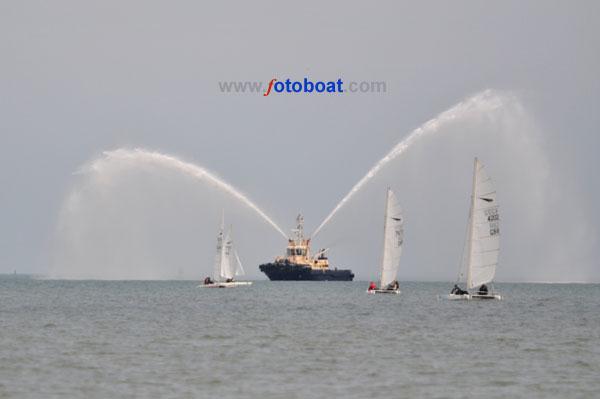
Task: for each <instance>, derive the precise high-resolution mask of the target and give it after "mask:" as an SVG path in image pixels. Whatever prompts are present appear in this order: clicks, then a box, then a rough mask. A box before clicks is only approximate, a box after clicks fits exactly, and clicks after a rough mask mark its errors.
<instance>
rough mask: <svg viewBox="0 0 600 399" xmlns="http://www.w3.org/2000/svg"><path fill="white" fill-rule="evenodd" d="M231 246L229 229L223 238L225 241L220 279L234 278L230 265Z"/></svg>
mask: <svg viewBox="0 0 600 399" xmlns="http://www.w3.org/2000/svg"><path fill="white" fill-rule="evenodd" d="M232 246H233V242H232V241H231V229H230V230H229V232H228V233H227V235H226V236H225V240H224V241H223V256H222V257H221V278H222V279H224V280H228V279H232V278H233V276H234V272H233V270H232V264H231V254H232V251H231V247H232Z"/></svg>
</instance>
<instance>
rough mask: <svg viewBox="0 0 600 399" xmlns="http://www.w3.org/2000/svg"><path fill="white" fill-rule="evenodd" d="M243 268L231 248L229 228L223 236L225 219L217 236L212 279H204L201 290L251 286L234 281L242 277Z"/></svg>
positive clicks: (222, 220)
mask: <svg viewBox="0 0 600 399" xmlns="http://www.w3.org/2000/svg"><path fill="white" fill-rule="evenodd" d="M244 274H245V273H244V268H243V266H242V262H241V260H240V257H239V255H238V253H237V251H236V250H235V249H234V248H233V239H232V238H231V227H230V228H229V231H228V232H227V234H225V217H224V216H223V217H222V219H221V228H220V229H219V234H218V235H217V254H216V257H215V265H214V269H213V279H211V278H210V277H206V278H205V279H204V284H201V285H199V286H198V287H202V288H233V287H239V286H245V285H252V282H251V281H235V280H234V277H236V276H242V275H244Z"/></svg>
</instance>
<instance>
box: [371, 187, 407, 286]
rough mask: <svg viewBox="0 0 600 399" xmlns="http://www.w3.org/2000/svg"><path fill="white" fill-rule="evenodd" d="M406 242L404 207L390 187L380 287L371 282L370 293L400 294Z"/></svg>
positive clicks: (384, 228)
mask: <svg viewBox="0 0 600 399" xmlns="http://www.w3.org/2000/svg"><path fill="white" fill-rule="evenodd" d="M403 242H404V219H403V217H402V208H400V203H399V202H398V199H397V198H396V195H395V194H394V192H393V191H392V190H391V189H390V188H388V190H387V198H386V206H385V218H384V222H383V257H382V261H381V278H380V281H379V287H377V286H376V285H375V283H371V285H370V286H369V289H368V290H367V292H368V293H370V294H399V293H400V287H399V285H398V280H397V278H398V268H399V267H400V255H401V254H402V243H403Z"/></svg>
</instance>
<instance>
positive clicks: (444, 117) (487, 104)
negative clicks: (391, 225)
mask: <svg viewBox="0 0 600 399" xmlns="http://www.w3.org/2000/svg"><path fill="white" fill-rule="evenodd" d="M505 101H506V96H504V95H501V94H499V93H497V92H495V91H494V90H490V89H488V90H484V91H482V92H480V93H478V94H476V95H474V96H472V97H469V98H467V99H466V100H464V101H461V102H459V103H458V104H456V105H454V106H453V107H452V108H450V109H448V110H446V111H444V112H442V113H441V114H439V115H438V116H436V117H435V118H433V119H430V120H428V121H427V122H425V123H424V124H423V125H421V126H420V127H418V128H416V129H415V130H413V131H412V132H411V133H410V134H409V135H408V136H407V137H406V138H405V139H404V140H402V141H400V142H399V143H398V144H396V146H394V148H392V150H391V151H390V152H388V153H387V155H386V156H384V157H383V158H381V159H380V160H379V161H378V162H377V163H376V164H375V165H373V167H372V168H371V169H370V170H369V171H368V172H367V174H366V175H364V176H363V177H362V179H360V180H359V181H358V182H357V183H356V184H355V185H354V186H353V187H352V189H351V190H350V191H349V192H348V194H346V196H345V197H344V198H342V199H341V201H340V202H339V203H338V204H337V205H336V206H335V207H334V208H333V210H332V211H331V212H330V213H329V215H327V217H326V218H325V219H324V220H323V221H322V222H321V224H320V225H319V226H318V227H317V228H316V230H315V231H314V233H312V235H311V237H313V238H314V237H315V236H316V235H317V234H318V233H319V232H320V231H321V229H322V228H323V227H324V226H325V225H326V224H327V223H328V222H329V221H330V220H331V219H332V218H333V216H335V214H336V213H337V212H338V211H339V210H340V209H341V208H342V207H343V206H344V205H345V204H346V203H347V202H348V201H349V200H350V199H351V198H352V197H353V196H354V195H355V194H356V193H357V192H358V191H360V189H361V188H362V187H363V186H364V185H365V184H367V183H368V182H369V181H370V180H371V179H372V178H373V177H374V176H375V175H376V174H377V173H378V172H379V171H380V170H381V169H382V168H383V167H384V166H385V165H386V164H387V163H389V162H390V161H392V160H393V159H394V158H396V157H397V156H399V155H400V154H402V153H403V152H404V151H406V150H407V149H408V148H409V147H410V146H411V145H412V144H413V143H415V142H416V141H418V139H420V138H422V137H423V136H426V135H428V134H431V133H434V132H436V131H438V130H439V129H440V128H441V127H443V126H444V125H445V124H447V123H449V122H453V121H457V120H459V119H460V118H463V117H466V116H469V115H471V114H472V113H474V112H479V113H487V112H491V111H493V110H495V109H497V108H500V107H501V106H502V105H503V104H504V102H505Z"/></svg>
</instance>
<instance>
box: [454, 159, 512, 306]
mask: <svg viewBox="0 0 600 399" xmlns="http://www.w3.org/2000/svg"><path fill="white" fill-rule="evenodd" d="M499 253H500V214H499V213H498V203H497V202H496V189H495V188H494V185H493V182H492V179H491V178H490V177H489V176H488V174H487V172H486V171H485V168H484V166H483V164H482V163H481V162H480V161H479V160H478V159H477V158H475V165H474V168H473V189H472V193H471V208H470V210H469V222H468V226H467V237H466V239H465V248H464V251H463V261H462V262H461V270H460V272H459V277H458V280H459V281H465V282H466V286H467V291H463V290H461V289H460V288H458V285H455V286H454V288H453V289H452V292H451V293H450V295H448V299H452V300H456V299H463V300H465V299H466V300H469V299H502V296H501V295H499V294H497V293H495V292H494V290H493V286H492V285H491V284H490V283H492V281H493V280H494V275H495V274H496V267H497V266H498V255H499ZM465 271H466V278H465ZM488 284H489V285H490V287H489V288H488ZM476 288H478V289H477V290H476V291H475V292H474V293H469V292H468V290H473V289H476Z"/></svg>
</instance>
